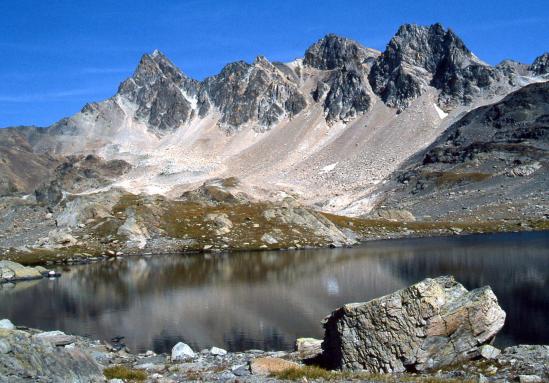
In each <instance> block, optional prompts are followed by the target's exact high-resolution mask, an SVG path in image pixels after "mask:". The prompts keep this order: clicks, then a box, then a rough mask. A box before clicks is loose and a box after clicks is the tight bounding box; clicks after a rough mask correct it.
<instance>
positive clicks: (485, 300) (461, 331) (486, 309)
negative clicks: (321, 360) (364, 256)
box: [323, 277, 505, 373]
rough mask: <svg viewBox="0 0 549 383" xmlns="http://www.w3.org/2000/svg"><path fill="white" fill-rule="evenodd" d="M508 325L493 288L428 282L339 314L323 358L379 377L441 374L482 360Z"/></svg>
mask: <svg viewBox="0 0 549 383" xmlns="http://www.w3.org/2000/svg"><path fill="white" fill-rule="evenodd" d="M504 321H505V312H504V311H503V310H502V309H501V307H500V306H499V304H498V301H497V298H496V296H495V295H494V293H493V292H492V289H491V288H490V287H488V286H486V287H482V288H479V289H476V290H472V291H467V290H466V289H465V288H464V287H463V286H462V285H461V284H459V283H457V282H456V281H455V280H454V279H453V278H452V277H439V278H435V279H425V280H423V281H421V282H419V283H417V284H415V285H412V286H410V287H408V288H406V289H403V290H400V291H397V292H395V293H392V294H389V295H386V296H384V297H381V298H378V299H374V300H372V301H370V302H367V303H350V304H347V305H345V306H343V307H341V308H339V309H338V310H336V311H334V312H333V313H332V314H331V315H330V316H329V317H327V318H326V319H325V322H324V328H325V330H326V332H325V336H324V343H323V349H324V356H325V358H326V359H327V361H328V362H329V364H331V366H332V367H336V368H343V369H350V370H366V371H370V372H376V373H379V372H381V373H390V372H404V371H407V370H408V371H424V370H428V369H433V368H440V367H443V366H447V365H450V364H453V363H457V362H461V361H464V360H468V359H471V358H474V357H476V356H478V355H479V346H481V345H483V344H486V343H488V342H490V341H491V340H492V339H493V338H494V336H495V335H496V334H497V333H498V332H499V330H501V328H502V327H503V323H504Z"/></svg>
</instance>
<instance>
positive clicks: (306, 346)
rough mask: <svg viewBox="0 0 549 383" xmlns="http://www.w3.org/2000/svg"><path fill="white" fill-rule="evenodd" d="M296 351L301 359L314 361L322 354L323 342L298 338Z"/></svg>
mask: <svg viewBox="0 0 549 383" xmlns="http://www.w3.org/2000/svg"><path fill="white" fill-rule="evenodd" d="M295 349H296V351H297V354H298V357H299V359H313V358H316V357H318V356H320V355H321V354H322V340H321V339H315V338H298V339H297V340H296V341H295Z"/></svg>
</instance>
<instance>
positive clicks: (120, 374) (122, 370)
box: [103, 366, 147, 382]
mask: <svg viewBox="0 0 549 383" xmlns="http://www.w3.org/2000/svg"><path fill="white" fill-rule="evenodd" d="M103 375H105V377H106V378H107V379H122V380H124V381H127V382H143V381H144V380H145V379H147V374H146V373H145V372H144V371H141V370H134V369H131V368H128V367H125V366H112V367H107V368H105V369H104V370H103Z"/></svg>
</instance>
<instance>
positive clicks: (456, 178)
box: [381, 82, 549, 219]
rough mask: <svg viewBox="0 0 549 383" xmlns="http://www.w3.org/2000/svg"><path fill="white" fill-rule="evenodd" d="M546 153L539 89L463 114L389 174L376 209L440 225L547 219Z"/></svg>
mask: <svg viewBox="0 0 549 383" xmlns="http://www.w3.org/2000/svg"><path fill="white" fill-rule="evenodd" d="M548 150H549V83H548V82H543V83H537V84H532V85H528V86H525V87H523V88H521V89H520V90H518V91H515V92H513V93H511V94H510V95H508V96H507V97H505V98H504V99H503V100H501V101H499V102H497V103H495V104H492V105H487V106H484V107H481V108H477V109H475V110H473V111H471V112H469V113H467V114H466V115H465V116H463V117H462V118H461V119H459V120H458V121H457V122H455V123H454V124H453V125H451V126H450V127H449V128H448V129H447V130H446V131H445V132H444V133H443V134H442V135H441V136H440V137H439V138H438V139H437V140H436V141H435V142H434V143H433V144H432V145H431V146H430V147H429V148H427V149H426V150H425V151H423V152H421V153H420V154H418V155H417V156H415V157H413V158H412V159H410V161H408V163H407V164H406V166H404V167H403V169H402V170H401V171H400V172H397V173H396V174H395V181H393V183H390V184H389V185H390V186H389V185H388V187H389V188H391V187H394V188H393V189H391V191H390V192H389V193H388V194H387V195H386V199H385V200H384V201H383V202H381V203H382V204H384V205H387V206H392V207H398V208H401V209H406V210H409V211H411V212H412V213H413V214H415V215H417V216H422V215H429V216H432V217H437V216H438V217H441V216H447V218H448V219H457V218H460V217H461V218H466V217H469V218H477V219H481V218H484V219H486V218H487V217H488V218H492V219H496V218H501V217H506V216H513V217H514V218H515V219H536V218H538V219H543V218H547V214H548V210H547V202H548V200H549V195H548V193H547V190H549V184H548V182H549V174H548V171H549V155H548ZM510 211H511V212H512V214H509V212H510Z"/></svg>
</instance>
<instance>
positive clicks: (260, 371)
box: [250, 357, 299, 376]
mask: <svg viewBox="0 0 549 383" xmlns="http://www.w3.org/2000/svg"><path fill="white" fill-rule="evenodd" d="M298 367H299V364H297V363H295V362H291V361H289V360H286V359H282V358H271V357H265V358H256V359H253V360H252V361H251V362H250V370H251V371H252V374H254V375H263V376H269V375H271V374H274V373H278V372H283V371H286V370H289V369H292V368H298Z"/></svg>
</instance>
